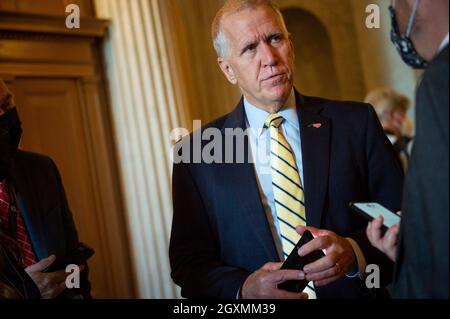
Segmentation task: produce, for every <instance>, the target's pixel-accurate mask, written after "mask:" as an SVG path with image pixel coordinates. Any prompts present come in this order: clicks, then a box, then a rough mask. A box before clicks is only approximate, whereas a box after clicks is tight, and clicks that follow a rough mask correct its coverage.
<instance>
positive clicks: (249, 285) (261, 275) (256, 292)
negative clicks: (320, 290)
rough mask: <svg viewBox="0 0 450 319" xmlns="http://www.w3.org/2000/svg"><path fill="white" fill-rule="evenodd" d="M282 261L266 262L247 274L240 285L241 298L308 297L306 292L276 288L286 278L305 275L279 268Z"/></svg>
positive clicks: (291, 278) (296, 277) (292, 278)
mask: <svg viewBox="0 0 450 319" xmlns="http://www.w3.org/2000/svg"><path fill="white" fill-rule="evenodd" d="M282 264H283V263H267V264H265V265H264V266H263V267H262V268H260V269H258V270H257V271H255V272H254V273H253V274H251V275H250V276H248V278H247V279H246V280H245V282H244V284H243V285H242V289H241V295H242V298H243V299H308V294H307V293H303V292H301V293H295V292H289V291H285V290H281V289H278V288H277V285H278V284H280V283H282V282H285V281H288V280H302V279H305V275H304V273H303V272H302V271H300V270H290V269H289V270H288V269H283V270H280V268H281V265H282Z"/></svg>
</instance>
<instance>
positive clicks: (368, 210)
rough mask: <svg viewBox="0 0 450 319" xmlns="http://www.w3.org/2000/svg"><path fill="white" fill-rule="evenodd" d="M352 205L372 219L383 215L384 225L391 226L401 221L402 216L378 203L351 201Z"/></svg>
mask: <svg viewBox="0 0 450 319" xmlns="http://www.w3.org/2000/svg"><path fill="white" fill-rule="evenodd" d="M350 207H351V208H352V209H353V210H354V211H355V212H356V213H358V214H359V215H360V216H362V217H363V218H365V219H367V220H368V221H371V220H373V219H375V218H377V217H378V216H380V215H381V216H383V220H384V222H383V225H384V226H385V227H386V228H390V227H392V226H394V225H395V224H398V223H400V216H399V215H397V214H396V213H394V212H391V211H390V210H389V209H387V208H386V207H384V206H382V205H380V204H378V203H351V204H350Z"/></svg>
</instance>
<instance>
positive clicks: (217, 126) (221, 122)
mask: <svg viewBox="0 0 450 319" xmlns="http://www.w3.org/2000/svg"><path fill="white" fill-rule="evenodd" d="M235 111H236V110H234V111H233V112H230V113H228V114H225V115H223V116H221V117H219V118H216V119H214V120H212V121H211V122H208V123H207V124H204V125H202V126H201V127H200V128H194V131H192V132H191V133H190V134H188V135H186V136H184V137H183V138H181V139H179V140H178V141H177V142H176V144H179V143H181V144H183V143H189V142H191V141H192V139H193V138H194V135H195V134H196V133H197V134H198V133H200V135H202V134H203V132H205V131H206V130H209V129H212V130H217V132H220V134H223V128H224V127H225V123H226V122H227V120H228V119H229V117H230V116H231V115H232V114H233V113H234V112H235Z"/></svg>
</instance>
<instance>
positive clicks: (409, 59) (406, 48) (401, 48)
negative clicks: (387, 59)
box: [389, 0, 428, 69]
mask: <svg viewBox="0 0 450 319" xmlns="http://www.w3.org/2000/svg"><path fill="white" fill-rule="evenodd" d="M419 2H420V1H419V0H416V2H415V4H414V9H413V12H412V13H411V16H410V17H409V23H408V29H407V30H406V34H405V35H400V31H399V28H398V23H397V17H396V14H395V10H394V8H393V7H392V6H389V11H390V13H391V20H392V30H391V41H392V43H393V44H394V45H395V47H396V48H397V51H398V53H399V54H400V57H401V58H402V59H403V61H404V62H405V63H406V64H407V65H409V66H411V67H412V68H414V69H424V68H426V67H427V65H428V62H427V61H426V60H425V59H424V58H422V57H421V56H420V54H419V53H418V52H417V50H416V49H415V48H414V44H413V42H412V41H411V37H410V36H411V31H412V27H413V24H414V19H415V18H416V13H417V7H418V6H419Z"/></svg>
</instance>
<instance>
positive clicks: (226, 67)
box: [217, 57, 237, 85]
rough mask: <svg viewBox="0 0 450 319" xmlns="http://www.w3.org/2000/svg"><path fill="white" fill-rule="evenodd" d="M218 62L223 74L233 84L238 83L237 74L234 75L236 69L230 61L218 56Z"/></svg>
mask: <svg viewBox="0 0 450 319" xmlns="http://www.w3.org/2000/svg"><path fill="white" fill-rule="evenodd" d="M217 63H218V64H219V67H220V69H221V70H222V72H223V74H225V76H226V78H227V80H228V81H229V82H230V83H231V84H233V85H236V84H237V79H236V76H235V75H234V71H233V69H232V68H231V65H230V63H228V61H227V60H225V59H224V58H222V57H219V58H217Z"/></svg>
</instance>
